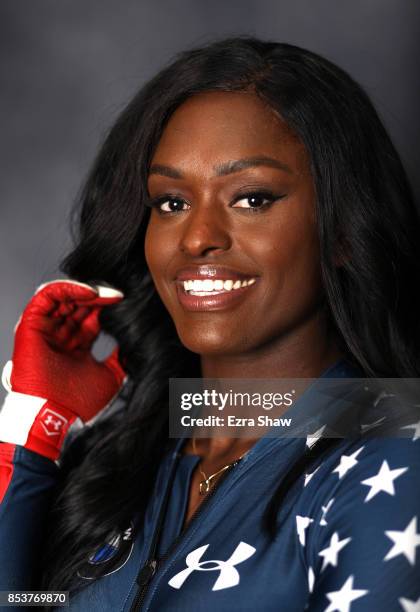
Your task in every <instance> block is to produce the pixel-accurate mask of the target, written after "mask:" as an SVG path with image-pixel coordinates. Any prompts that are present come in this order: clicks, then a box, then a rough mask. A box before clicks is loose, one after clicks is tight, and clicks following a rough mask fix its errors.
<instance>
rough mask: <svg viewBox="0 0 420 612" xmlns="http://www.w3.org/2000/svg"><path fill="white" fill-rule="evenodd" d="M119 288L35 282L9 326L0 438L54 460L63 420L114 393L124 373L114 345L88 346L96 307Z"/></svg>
mask: <svg viewBox="0 0 420 612" xmlns="http://www.w3.org/2000/svg"><path fill="white" fill-rule="evenodd" d="M122 298H123V294H122V293H120V292H119V291H116V290H115V289H111V288H110V287H91V286H89V285H85V284H83V283H78V282H75V281H67V280H59V281H53V282H50V283H46V284H45V285H41V287H39V289H38V290H37V292H36V293H35V295H34V296H33V298H32V299H31V301H30V302H29V304H28V305H27V306H26V308H25V310H24V312H23V314H22V316H21V318H20V320H19V322H18V324H17V326H16V328H15V345H14V350H13V361H12V362H10V361H9V362H8V363H7V364H6V366H5V368H4V371H3V384H4V385H5V387H6V389H7V390H8V391H9V394H8V396H7V398H6V401H5V404H4V406H3V409H2V411H1V412H0V440H2V441H4V442H11V443H14V444H20V445H22V446H25V447H26V448H29V449H30V450H33V451H35V452H38V453H40V454H42V455H44V456H46V457H49V458H50V459H54V460H55V459H57V457H58V456H59V454H60V449H61V446H62V443H63V441H64V438H65V435H66V433H67V431H68V428H69V427H70V425H71V424H72V423H73V422H74V421H75V420H76V419H77V418H78V417H80V419H81V420H82V421H84V422H86V421H89V420H90V419H92V418H93V417H95V416H96V415H97V414H98V412H99V411H100V410H102V409H103V408H104V407H105V406H107V405H108V404H109V403H110V401H111V400H112V399H113V398H114V397H115V396H116V395H117V394H118V392H119V390H120V388H121V386H122V384H123V381H124V379H125V372H124V370H123V369H122V367H121V365H120V363H119V361H118V349H115V350H114V351H113V352H112V353H111V355H110V356H109V357H108V358H107V359H106V360H105V361H102V362H100V361H97V360H96V359H95V357H94V356H93V355H92V352H91V348H92V345H93V343H94V341H95V340H96V338H97V336H98V334H99V332H100V324H99V321H98V316H99V313H100V311H101V309H102V308H103V307H104V306H108V305H110V304H115V303H117V302H119V301H120V300H121V299H122Z"/></svg>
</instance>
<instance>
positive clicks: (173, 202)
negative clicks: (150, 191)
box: [146, 195, 189, 214]
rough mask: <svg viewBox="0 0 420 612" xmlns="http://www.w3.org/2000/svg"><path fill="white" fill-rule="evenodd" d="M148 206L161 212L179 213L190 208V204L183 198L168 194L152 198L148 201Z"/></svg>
mask: <svg viewBox="0 0 420 612" xmlns="http://www.w3.org/2000/svg"><path fill="white" fill-rule="evenodd" d="M146 206H149V207H150V208H156V210H157V211H158V213H160V214H169V213H178V212H182V211H184V210H188V208H189V204H187V202H186V201H185V200H184V199H183V198H180V197H178V196H168V195H166V196H161V197H160V198H156V199H155V200H150V201H149V202H146Z"/></svg>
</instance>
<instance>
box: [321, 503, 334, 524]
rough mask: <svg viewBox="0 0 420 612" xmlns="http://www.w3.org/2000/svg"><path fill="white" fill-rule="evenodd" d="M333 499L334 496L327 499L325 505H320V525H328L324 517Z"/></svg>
mask: <svg viewBox="0 0 420 612" xmlns="http://www.w3.org/2000/svg"><path fill="white" fill-rule="evenodd" d="M334 500H335V497H332V498H331V499H330V500H329V501H328V503H327V504H326V505H325V506H321V510H322V516H321V518H320V519H319V524H320V525H322V526H323V527H324V526H325V525H328V523H327V521H326V518H325V517H326V516H327V512H328V510H329V509H330V508H331V506H332V505H333V503H334Z"/></svg>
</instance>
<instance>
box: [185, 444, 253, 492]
mask: <svg viewBox="0 0 420 612" xmlns="http://www.w3.org/2000/svg"><path fill="white" fill-rule="evenodd" d="M191 442H192V447H193V451H194V454H195V455H197V454H198V453H197V449H196V446H195V439H194V437H192V438H191ZM245 454H246V453H244V454H243V455H241V456H240V457H238V458H237V459H235V461H231V462H230V463H228V464H227V465H224V466H223V467H222V468H221V469H220V470H217V472H214V474H210V476H207V475H206V474H205V473H204V472H203V470H202V469H201V467H200V464H201V457H200V462H199V464H198V469H199V471H200V474H201V475H202V476H204V480H202V481H201V482H200V495H205V494H206V493H208V492H209V491H210V487H211V486H212V485H213V484H214V483H213V479H214V478H215V477H216V476H217V475H218V474H221V473H222V472H224V471H225V470H227V469H228V468H230V467H232V466H234V465H236V464H237V463H238V461H240V460H241V459H242V457H243V456H244V455H245Z"/></svg>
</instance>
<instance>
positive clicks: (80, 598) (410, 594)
mask: <svg viewBox="0 0 420 612" xmlns="http://www.w3.org/2000/svg"><path fill="white" fill-rule="evenodd" d="M358 375H359V376H360V373H359V372H357V371H355V370H354V369H352V368H351V367H350V366H349V365H348V364H346V363H345V362H343V361H340V362H338V363H337V364H336V365H335V366H333V367H331V368H329V370H327V371H326V372H325V373H324V374H323V377H335V378H338V377H352V376H358ZM317 401H318V400H316V399H315V398H314V396H313V395H312V392H311V388H309V389H308V390H307V391H306V392H305V393H304V394H303V396H302V397H301V398H300V400H299V401H298V402H296V404H294V405H293V406H292V407H291V408H290V409H289V411H288V412H287V416H293V415H294V414H295V412H294V411H298V410H303V411H306V412H309V411H313V412H314V411H316V412H317V413H319V410H320V406H319V405H317V404H316V402H317ZM325 402H326V404H328V400H325ZM324 407H326V406H324ZM332 407H333V408H334V406H332ZM330 408H331V406H330ZM407 433H409V436H410V437H405V438H397V437H395V438H394V437H393V438H390V437H369V438H367V437H366V438H363V437H361V438H355V439H343V440H340V441H339V442H338V443H337V444H336V445H334V446H333V447H332V448H331V449H330V450H329V451H328V452H327V453H326V454H324V455H323V456H321V457H320V458H319V459H318V460H315V462H314V463H313V464H312V465H311V468H310V470H309V471H308V472H307V473H303V474H302V475H301V477H299V478H298V479H297V480H296V482H295V483H294V484H293V485H292V486H291V487H290V489H289V490H288V492H287V494H286V496H285V498H284V500H283V502H282V504H281V507H280V511H279V513H278V516H277V525H278V529H277V535H276V537H275V538H274V539H271V538H270V537H269V536H268V534H267V533H266V532H265V531H264V530H263V529H262V524H261V519H262V516H263V513H264V510H265V508H266V505H267V502H268V501H269V499H270V498H271V495H272V493H273V491H274V490H275V489H276V487H277V486H278V484H279V483H280V482H281V480H282V478H283V477H284V476H285V475H286V473H287V472H288V471H289V468H290V467H291V465H293V464H294V463H295V462H296V460H297V459H299V457H301V456H302V454H303V453H304V452H305V449H306V448H307V446H308V442H307V439H306V438H304V437H296V438H295V437H278V438H275V437H268V436H266V437H263V438H261V439H260V440H258V442H257V443H256V444H255V445H254V446H253V447H252V448H251V449H250V451H249V452H248V453H247V454H246V455H245V456H244V458H243V459H242V460H241V461H240V462H239V463H238V464H237V465H236V466H234V467H233V468H232V469H231V470H229V471H228V472H227V473H226V474H225V477H224V478H223V479H222V480H221V481H220V482H219V484H218V486H217V487H216V489H215V490H214V493H213V494H211V495H210V496H209V498H208V500H206V501H205V502H203V504H202V506H201V507H200V509H199V512H198V514H197V516H196V518H194V519H193V520H192V521H191V522H190V523H189V525H188V526H187V528H186V530H185V532H183V533H181V530H182V525H183V522H184V515H185V512H186V508H187V501H188V489H189V481H190V478H191V475H192V472H193V470H194V468H195V466H196V465H197V463H198V461H199V457H197V456H195V455H182V454H181V453H180V452H179V451H180V450H181V448H182V444H183V443H184V440H176V441H174V447H173V448H172V449H171V450H170V451H169V452H168V453H167V454H166V455H165V457H164V459H163V461H162V463H161V465H160V468H159V473H158V478H157V481H156V485H155V489H154V494H153V496H152V498H151V499H150V502H149V504H148V508H147V514H146V519H145V522H144V525H142V526H141V529H139V531H138V532H137V533H136V527H137V524H136V520H135V517H134V518H133V523H132V524H131V525H129V526H127V529H126V530H125V531H124V532H123V533H120V534H115V535H114V537H113V538H112V539H110V540H109V542H108V543H107V544H104V546H102V547H100V548H99V549H98V550H97V551H93V553H92V555H91V557H90V559H87V560H86V564H85V566H84V567H83V568H81V570H80V572H79V574H80V576H81V578H80V580H81V582H82V583H85V584H86V587H85V588H83V589H82V590H81V591H79V592H78V593H76V594H75V595H72V594H70V610H71V611H78V612H86V611H89V612H96V611H104V610H105V611H106V610H110V611H112V612H117V611H121V612H122V611H124V612H129V611H130V610H131V609H133V606H137V608H136V609H138V610H142V611H146V610H148V611H153V612H210V611H211V612H215V611H217V612H235V611H238V612H239V611H241V612H247V611H252V612H254V611H256V610H258V611H260V610H262V611H264V612H274V611H276V612H279V611H286V612H294V611H296V612H298V611H300V612H302V611H303V610H307V611H309V612H321V611H322V612H333V611H334V610H338V611H340V612H374V611H381V612H383V611H389V612H394V611H395V612H397V611H400V610H406V611H411V612H412V611H414V610H420V486H419V483H420V422H419V423H412V424H409V427H408V428H407ZM13 464H14V473H13V477H12V479H11V482H10V485H9V487H8V490H7V492H6V494H5V496H4V498H3V502H2V504H1V506H0V590H6V589H8V590H10V589H24V588H28V587H29V586H31V585H30V576H31V573H32V568H33V567H34V566H35V564H36V562H37V556H38V551H39V550H40V547H42V541H43V539H44V538H47V537H48V525H45V521H44V520H43V518H44V517H45V512H46V509H47V507H48V504H49V503H50V496H51V492H52V491H53V486H54V483H55V482H56V479H57V475H58V470H59V468H58V467H57V465H56V464H55V463H54V462H52V461H50V460H48V459H44V458H43V457H40V456H37V455H36V454H35V453H32V452H31V451H27V450H26V449H24V448H22V447H16V448H15V450H14V457H13ZM170 483H172V485H171V488H170V489H169V488H168V487H169V485H170ZM133 486H135V483H133ZM165 491H170V496H169V497H168V499H169V502H168V507H167V510H166V512H165V515H164V516H165V519H164V522H163V526H162V530H161V536H160V541H159V542H158V543H157V544H156V552H155V554H154V555H152V557H153V558H149V551H150V547H151V544H152V541H153V536H154V534H156V531H157V522H158V518H159V515H160V514H161V513H160V511H161V506H162V503H163V499H164V493H165ZM161 557H163V559H162V560H161V562H160V563H159V564H158V565H157V567H155V565H156V564H155V562H154V560H155V559H156V558H158V559H159V558H161ZM147 561H151V563H149V564H148V565H147ZM141 568H143V570H142V572H140V570H141ZM97 571H100V573H101V575H102V577H100V578H97V579H92V577H93V576H94V574H95V572H97ZM142 583H143V584H145V583H147V584H146V587H145V589H143V592H142V595H141V597H140V598H139V592H140V591H141V589H140V586H139V584H142ZM4 609H5V610H6V608H4ZM7 609H10V608H7ZM57 609H59V608H57Z"/></svg>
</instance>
